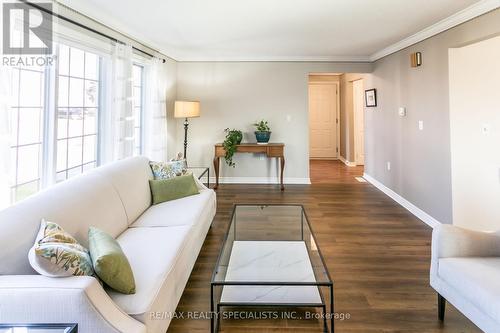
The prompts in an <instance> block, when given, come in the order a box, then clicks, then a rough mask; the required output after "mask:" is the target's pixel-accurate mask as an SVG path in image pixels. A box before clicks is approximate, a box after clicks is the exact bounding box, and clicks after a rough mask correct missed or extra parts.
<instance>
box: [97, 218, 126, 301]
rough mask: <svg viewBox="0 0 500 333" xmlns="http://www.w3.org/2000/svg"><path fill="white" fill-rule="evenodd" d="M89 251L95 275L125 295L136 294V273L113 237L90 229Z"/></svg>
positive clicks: (98, 230)
mask: <svg viewBox="0 0 500 333" xmlns="http://www.w3.org/2000/svg"><path fill="white" fill-rule="evenodd" d="M89 251H90V255H91V257H92V264H93V266H94V270H95V273H96V274H97V276H99V278H100V279H101V280H102V281H104V283H106V284H107V285H108V286H110V287H111V288H113V289H114V290H116V291H119V292H121V293H123V294H133V293H135V280H134V273H133V272H132V268H131V267H130V263H129V262H128V259H127V257H126V256H125V254H124V253H123V250H122V248H121V247H120V244H118V242H117V241H116V240H115V239H114V238H113V237H111V236H110V235H108V234H107V233H105V232H104V231H102V230H100V229H98V228H95V227H90V229H89Z"/></svg>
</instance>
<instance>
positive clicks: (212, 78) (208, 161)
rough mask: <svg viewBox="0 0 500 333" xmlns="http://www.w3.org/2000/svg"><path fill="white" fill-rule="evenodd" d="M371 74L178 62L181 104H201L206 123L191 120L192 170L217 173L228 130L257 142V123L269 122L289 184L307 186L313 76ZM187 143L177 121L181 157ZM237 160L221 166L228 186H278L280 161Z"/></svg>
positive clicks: (300, 65) (362, 68)
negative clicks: (217, 152)
mask: <svg viewBox="0 0 500 333" xmlns="http://www.w3.org/2000/svg"><path fill="white" fill-rule="evenodd" d="M370 71H371V64H366V63H351V64H349V63H306V62H179V63H178V64H177V73H178V76H177V78H178V83H177V98H178V99H188V100H199V101H200V102H201V117H200V118H195V119H191V121H190V126H189V146H188V161H189V163H190V165H206V166H208V165H209V166H211V167H212V159H213V155H214V148H213V146H214V144H215V143H218V142H222V140H223V139H224V132H223V131H224V129H225V128H227V127H230V128H237V129H240V130H242V131H243V132H244V141H246V142H255V135H254V134H253V131H254V129H253V127H252V123H254V122H255V121H257V120H260V119H266V120H268V121H269V124H270V126H271V130H272V135H271V141H272V142H284V143H285V145H286V148H285V157H286V166H285V181H286V182H288V183H305V182H307V181H308V179H309V126H308V99H307V93H308V89H307V87H308V75H309V74H310V73H320V72H327V73H338V72H357V73H359V72H370ZM287 116H289V119H290V121H287ZM183 139H184V130H183V127H182V120H178V121H177V149H178V151H182V149H183V148H182V142H183ZM234 160H235V162H236V168H230V167H227V166H226V165H225V164H221V165H222V168H221V177H225V178H226V179H225V180H226V181H238V182H247V183H252V182H261V181H275V180H276V179H275V177H276V175H277V165H276V163H275V161H269V160H267V159H263V160H260V159H259V158H256V157H255V156H251V155H249V154H238V155H237V156H236V157H235V159H234ZM212 169H213V168H211V171H212ZM212 174H213V173H212Z"/></svg>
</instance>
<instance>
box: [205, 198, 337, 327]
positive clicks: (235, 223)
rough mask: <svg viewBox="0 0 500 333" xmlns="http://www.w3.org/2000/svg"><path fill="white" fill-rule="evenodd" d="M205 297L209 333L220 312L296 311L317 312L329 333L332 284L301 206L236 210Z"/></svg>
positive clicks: (245, 207)
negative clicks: (240, 308)
mask: <svg viewBox="0 0 500 333" xmlns="http://www.w3.org/2000/svg"><path fill="white" fill-rule="evenodd" d="M325 290H326V293H325ZM210 297H211V299H210V304H211V311H212V316H211V327H210V329H211V332H217V331H218V329H219V325H220V324H221V319H224V318H227V316H222V315H221V308H224V307H231V308H239V307H243V308H244V307H246V308H257V307H265V308H281V309H283V308H292V307H300V308H319V309H320V310H322V312H321V316H320V318H321V319H323V325H322V326H323V330H324V331H325V332H332V333H333V331H334V308H333V297H334V296H333V282H332V279H331V278H330V274H329V273H328V269H327V268H326V265H325V262H324V260H323V257H322V255H321V252H320V249H319V248H318V245H317V242H316V239H315V237H314V233H313V231H312V230H311V226H310V224H309V221H308V219H307V215H306V212H305V211H304V208H303V206H301V205H267V204H266V205H255V204H252V205H250V204H249V205H246V204H245V205H244V204H242V205H235V206H234V209H233V213H232V217H231V222H230V224H229V227H228V230H227V232H226V235H225V240H224V244H223V246H222V249H221V251H220V253H219V258H218V259H217V263H216V266H215V269H214V272H213V275H212V282H211V287H210Z"/></svg>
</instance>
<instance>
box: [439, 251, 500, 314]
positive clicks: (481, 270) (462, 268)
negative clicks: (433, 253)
mask: <svg viewBox="0 0 500 333" xmlns="http://www.w3.org/2000/svg"><path fill="white" fill-rule="evenodd" d="M438 275H439V277H440V278H441V279H442V280H443V281H445V282H446V283H448V284H449V285H450V286H452V287H453V288H455V289H456V290H457V291H458V292H459V293H460V294H462V295H463V297H464V298H466V299H467V300H468V301H469V302H471V303H472V304H474V305H475V306H476V307H478V308H479V309H482V310H483V312H484V313H486V314H487V315H489V316H490V317H491V318H493V319H495V320H496V319H497V318H500V258H494V257H491V258H487V257H485V258H477V257H468V258H443V259H439V268H438Z"/></svg>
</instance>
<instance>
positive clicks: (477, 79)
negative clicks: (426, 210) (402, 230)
mask: <svg viewBox="0 0 500 333" xmlns="http://www.w3.org/2000/svg"><path fill="white" fill-rule="evenodd" d="M449 57H450V122H451V167H452V189H453V224H455V225H458V226H461V227H465V228H469V229H477V230H484V231H497V230H500V149H499V148H500V103H499V102H498V99H499V97H500V93H499V88H500V85H499V79H500V37H495V38H491V39H488V40H485V41H482V42H478V43H474V44H472V45H469V46H465V47H461V48H456V49H451V50H450V56H449Z"/></svg>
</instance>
